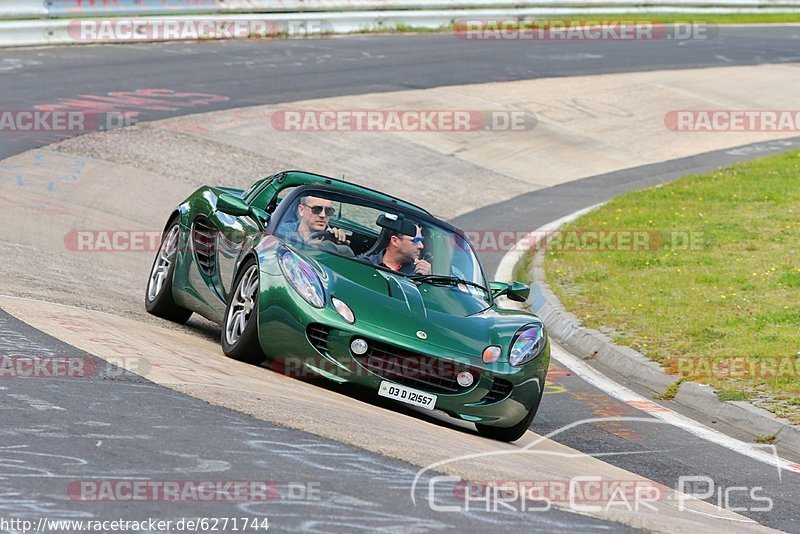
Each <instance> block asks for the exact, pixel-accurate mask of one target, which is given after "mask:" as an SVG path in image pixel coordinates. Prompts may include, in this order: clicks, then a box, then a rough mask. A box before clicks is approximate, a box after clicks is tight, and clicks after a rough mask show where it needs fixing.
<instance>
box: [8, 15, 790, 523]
mask: <svg viewBox="0 0 800 534" xmlns="http://www.w3.org/2000/svg"><path fill="white" fill-rule="evenodd" d="M799 38H800V27H736V28H733V27H732V28H719V29H714V32H713V38H711V39H709V40H707V41H701V42H700V41H695V42H689V41H676V40H663V41H657V42H641V43H618V42H617V43H615V42H595V43H585V42H584V43H581V42H559V43H549V42H541V43H536V46H535V47H532V46H531V43H526V42H514V41H506V42H470V43H463V42H459V41H458V40H455V39H453V38H452V36H436V35H425V36H402V37H389V36H369V37H346V38H331V39H304V40H275V41H267V42H258V41H254V42H205V43H174V44H142V45H126V46H121V45H106V46H81V47H77V46H76V47H66V48H34V49H26V50H5V51H0V100H1V101H2V105H0V109H5V110H15V109H17V110H18V109H30V108H33V107H34V106H47V105H58V104H60V103H64V102H73V103H74V102H76V101H83V102H86V101H89V102H95V103H97V102H98V101H101V98H102V96H103V95H108V94H109V93H111V92H115V91H134V90H136V89H140V88H155V87H158V88H165V89H168V90H171V91H175V92H195V93H197V92H202V93H209V94H213V95H221V96H223V97H224V99H220V100H219V101H215V102H210V103H207V104H203V105H201V106H185V107H178V108H173V109H163V110H158V109H151V110H143V111H141V112H140V115H139V117H138V120H139V121H151V120H157V119H164V118H168V117H174V116H178V115H188V114H193V113H199V112H206V111H213V110H221V109H228V108H239V107H246V106H254V105H262V104H276V103H282V102H292V101H297V100H304V99H310V98H321V97H332V96H340V95H357V94H365V93H376V92H390V91H398V90H404V89H420V88H433V87H441V86H451V85H460V84H476V83H485V82H501V81H513V80H527V79H539V78H549V77H572V76H583V75H590V74H606V73H620V72H640V71H656V70H664V69H696V68H702V67H714V66H727V65H760V64H765V63H771V64H784V63H785V64H792V65H793V66H795V67H796V66H797V65H796V62H798V61H799V60H800V56H798V52H797V43H798V39H799ZM57 140H59V138H58V137H57V136H53V135H42V134H26V135H19V134H13V135H12V134H10V133H8V132H0V159H2V158H6V157H9V156H12V155H15V154H18V153H21V152H24V151H26V150H30V149H34V148H37V147H40V146H44V145H47V144H49V143H51V142H54V141H57ZM798 146H800V138H793V139H789V140H785V139H784V140H781V141H777V142H762V143H757V144H754V145H751V146H748V147H743V148H740V149H736V150H730V149H726V150H719V151H713V152H708V153H704V154H699V155H694V156H691V157H687V158H682V159H679V160H672V161H665V162H660V163H656V164H651V165H646V166H641V167H633V168H630V169H625V170H621V171H615V172H611V173H607V174H603V175H598V176H593V177H590V178H585V179H582V180H576V181H571V182H567V183H564V184H561V185H557V186H553V187H549V188H545V189H540V190H537V191H534V192H531V193H528V194H525V195H521V196H518V197H516V198H512V199H510V200H507V201H504V202H501V203H498V204H492V205H489V206H485V207H482V208H480V209H478V210H475V211H472V212H470V213H466V214H463V215H459V216H458V217H456V218H455V219H454V220H453V221H452V222H453V223H454V224H456V225H458V226H460V227H465V228H466V227H469V228H472V229H478V230H479V229H481V228H487V229H488V228H515V227H518V223H515V221H518V220H520V218H524V219H525V221H526V223H525V224H526V225H527V226H530V227H532V228H535V227H538V226H540V225H542V224H545V223H548V222H550V221H552V220H555V219H558V218H560V217H563V216H565V215H568V214H569V213H572V212H574V211H576V210H579V209H582V208H585V207H587V206H590V205H593V204H596V203H597V202H601V201H603V200H607V199H609V198H612V197H613V196H615V195H617V194H619V193H621V192H623V191H627V190H632V189H637V188H641V187H645V186H648V185H653V184H657V183H661V182H665V181H669V180H672V179H676V178H678V177H680V176H683V175H685V174H687V173H689V172H703V171H707V170H711V169H714V168H716V167H718V166H720V165H727V164H731V163H733V162H735V161H742V160H747V159H751V158H754V157H759V156H762V155H764V154H768V153H774V152H779V151H784V150H788V149H791V148H797V147H798ZM265 171H267V172H269V171H272V169H269V170H265ZM13 185H14V184H13V183H11V182H9V183H6V182H4V183H3V185H2V189H1V190H0V191H2V193H3V194H7V193H11V192H13V189H12V188H13ZM177 200H178V199H176V201H177ZM483 259H484V262H485V266H486V267H487V271H488V272H494V270H495V268H496V267H497V265H498V263H499V261H500V255H499V254H488V255H486V256H485V257H484V258H483ZM32 274H33V275H34V276H35V273H32ZM4 283H5V284H8V286H7V287H12V286H13V285H14V281H13V280H11V281H4ZM6 293H8V291H7V290H5V289H4V288H3V287H0V294H6ZM196 334H197V335H198V336H205V337H207V338H213V337H215V336H216V332H214V331H208V330H205V331H204V330H202V329H198V331H197V332H196ZM0 353H2V354H14V355H42V354H46V355H52V356H85V357H86V358H89V359H91V358H93V357H92V356H91V355H89V354H85V353H83V352H82V351H81V350H79V349H76V348H75V347H71V346H69V345H67V344H65V343H64V342H62V341H59V340H57V339H55V338H53V337H50V336H48V335H46V334H43V333H42V332H39V331H37V330H36V329H34V328H32V327H30V326H28V325H26V324H25V323H22V322H20V321H19V320H17V319H15V318H14V317H12V316H11V315H9V314H8V313H6V312H2V311H0ZM98 365H99V366H101V367H102V366H103V364H101V363H98ZM103 368H104V369H105V371H104V373H101V374H99V375H98V376H97V377H95V378H93V379H90V380H81V381H71V380H27V381H26V380H7V381H3V382H0V399H2V402H0V410H2V414H3V422H4V425H3V426H4V429H3V430H0V433H2V434H3V437H4V439H3V440H2V443H1V444H0V517H1V516H3V515H11V514H12V513H13V514H15V517H25V518H30V519H38V518H41V517H43V516H45V517H51V518H92V517H102V518H112V517H113V518H115V517H117V516H119V517H122V518H125V517H132V518H143V517H159V518H161V519H170V518H176V519H177V518H181V517H214V516H216V517H220V516H234V515H236V514H234V513H232V512H231V507H232V505H230V504H228V503H212V504H209V503H181V504H179V505H169V506H165V505H164V503H159V502H148V503H138V504H137V505H136V506H135V507H134V506H131V505H130V504H125V503H84V502H73V501H70V499H68V498H67V497H66V496H65V492H64V488H63V487H62V486H63V484H65V483H66V482H68V481H74V480H79V479H81V480H85V479H135V478H161V479H166V480H172V479H177V478H185V477H190V478H199V479H203V480H218V479H220V478H225V479H228V480H248V479H252V478H254V476H255V475H254V473H258V475H257V478H258V480H269V481H273V482H274V487H275V488H277V492H276V498H275V499H274V500H273V501H272V502H268V503H263V504H259V505H252V504H247V503H245V504H238V505H236V510H235V511H236V513H238V514H242V515H257V516H258V515H263V516H265V517H269V521H270V523H271V525H272V526H273V527H274V528H275V529H277V530H301V529H302V530H309V531H315V532H329V531H342V532H352V531H355V530H359V529H363V530H385V531H392V532H401V531H402V532H406V531H414V532H421V531H428V530H440V529H446V528H453V527H455V528H461V529H467V530H469V531H489V530H497V529H501V528H502V529H505V530H510V531H523V530H524V531H534V530H547V531H554V532H561V531H564V532H566V531H579V532H583V531H593V530H602V531H608V530H613V531H622V530H623V529H626V528H627V527H624V526H622V525H620V524H618V523H611V522H609V521H606V520H601V519H596V518H593V517H588V516H586V515H580V514H577V513H572V512H567V511H562V510H557V509H551V510H548V511H546V512H536V513H527V514H521V513H519V512H517V513H512V512H508V511H506V512H503V511H500V512H494V513H491V514H488V513H486V512H483V513H481V512H480V511H476V512H472V513H464V512H462V513H458V514H453V513H439V512H435V511H433V510H431V509H430V507H429V506H427V505H426V504H422V505H421V504H420V503H419V502H418V503H417V505H416V506H415V505H414V504H413V503H412V502H411V501H410V499H409V497H408V495H409V491H410V487H411V482H412V480H413V478H414V475H415V474H416V472H417V470H418V467H417V466H414V465H411V464H409V463H406V462H401V461H398V460H394V459H390V458H387V457H385V456H381V455H379V454H375V453H373V452H369V451H365V450H362V449H360V448H357V447H354V446H352V445H349V444H342V443H338V442H336V441H333V440H330V439H327V438H323V437H320V436H317V435H314V434H310V433H305V432H301V431H298V430H292V429H287V428H283V427H280V426H276V425H274V424H271V423H269V422H265V421H262V420H259V419H255V418H252V417H249V416H247V415H244V414H240V413H237V412H235V411H232V410H229V409H226V408H221V407H217V406H213V405H209V404H207V403H204V402H203V401H200V400H197V399H194V398H191V397H188V396H186V395H182V394H180V393H177V392H175V391H172V390H170V389H166V388H164V387H162V386H159V385H156V384H153V383H152V382H149V381H147V380H145V379H143V378H140V377H138V376H137V375H135V374H133V373H127V372H124V371H122V370H119V369H114V368H108V367H103ZM552 368H553V369H554V372H553V373H551V377H550V379H551V383H550V384H551V388H550V389H548V390H547V391H546V394H545V399H544V400H543V405H542V408H541V409H540V411H539V414H538V415H537V417H536V419H535V421H534V424H533V427H532V430H533V431H535V432H536V433H538V434H541V435H544V434H547V433H550V432H554V431H557V430H558V429H560V428H562V427H564V426H565V425H569V424H570V423H574V422H577V421H581V420H583V419H586V418H587V417H593V416H602V415H608V414H611V415H614V416H617V417H626V416H630V417H643V416H644V417H646V415H645V414H644V413H643V412H639V411H637V410H635V409H633V408H631V407H630V406H629V405H626V404H624V403H621V402H617V401H615V400H614V399H613V398H611V397H609V396H608V395H606V394H605V393H603V392H602V391H601V390H599V389H597V388H595V387H593V386H591V385H589V384H588V383H586V382H585V381H583V380H582V379H580V378H578V377H576V376H573V375H572V374H571V373H569V372H567V371H566V370H564V369H560V368H559V366H558V365H557V364H555V365H553V367H552ZM604 372H606V371H604ZM612 378H618V379H620V380H624V377H613V376H612ZM626 385H627V386H628V387H633V386H632V385H631V384H626ZM321 387H322V386H321ZM327 387H329V386H327ZM634 389H635V387H634ZM341 393H342V394H347V395H354V396H356V398H358V395H359V393H358V392H354V391H342V392H341ZM365 402H366V399H365ZM667 404H671V403H667ZM379 405H380V406H385V405H382V404H379ZM670 408H672V409H673V410H676V411H679V412H681V413H686V414H688V415H691V416H693V417H695V418H697V419H698V420H699V421H700V422H701V423H704V424H707V425H708V426H711V427H714V428H716V429H717V430H721V431H723V432H726V433H728V434H730V435H732V436H734V437H737V438H739V439H742V440H743V441H749V438H747V437H746V436H743V435H741V433H738V432H736V431H734V430H732V429H730V428H726V427H725V426H724V425H722V424H719V423H717V422H716V421H707V420H704V418H703V417H702V416H699V415H697V414H691V413H688V412H687V411H685V410H682V409H679V408H678V407H676V406H670ZM331 423H332V424H335V421H332V422H331ZM430 424H440V423H438V422H437V421H431V423H430ZM460 435H461V434H459V433H457V432H453V433H452V439H454V440H456V439H459V436H460ZM406 438H407V436H402V435H398V436H397V439H398V440H403V439H406ZM552 439H553V440H555V441H557V442H559V443H562V444H564V445H567V446H569V447H572V448H574V449H577V450H579V451H581V452H583V453H586V454H588V455H596V456H599V457H600V458H601V459H602V460H603V461H605V462H607V463H610V464H612V465H614V466H617V467H620V468H623V469H625V470H627V471H630V472H632V473H635V474H637V475H641V476H643V477H646V478H649V479H651V480H654V481H657V482H659V483H662V484H664V485H666V486H668V487H671V488H675V487H676V482H677V480H678V477H679V476H685V475H692V476H697V477H710V478H711V479H713V480H714V482H715V484H716V486H717V488H720V489H722V488H732V487H739V486H744V485H747V486H748V487H759V488H761V489H760V493H759V496H765V497H769V498H770V499H772V501H773V503H774V506H773V507H771V509H770V510H768V511H757V510H750V509H749V508H748V501H749V499H750V496H745V497H739V499H741V500H736V498H734V501H733V502H730V503H727V504H728V505H729V506H731V507H737V511H738V513H740V514H742V515H744V516H747V517H749V518H751V519H753V520H755V521H757V522H758V523H760V524H762V525H765V526H768V527H772V528H776V529H779V530H785V531H790V532H800V514H798V511H797V503H798V502H800V481H798V476H797V475H796V474H793V473H783V474H782V475H780V473H779V471H778V470H776V469H775V468H774V467H769V466H765V465H764V464H763V463H760V462H757V461H755V460H752V459H749V458H746V457H744V456H742V455H739V454H737V453H735V452H733V451H731V450H729V449H726V448H724V447H720V446H718V445H714V444H711V443H709V442H707V441H704V440H703V439H701V438H699V437H696V436H694V435H692V434H690V433H688V432H686V431H685V430H682V429H679V428H673V427H669V426H667V425H660V424H647V423H643V422H635V421H622V422H619V423H615V424H614V425H610V426H609V425H603V424H589V425H580V426H578V427H576V428H574V429H571V430H568V431H566V432H563V433H558V434H556V435H554V436H553V438H552ZM111 444H113V447H110V445H111ZM442 446H443V447H446V446H447V444H446V443H443V444H442ZM778 452H779V453H780V455H781V456H782V457H783V458H786V459H788V460H793V461H798V458H796V457H793V455H792V454H791V453H789V452H787V451H780V450H779V451H778ZM223 473H224V475H223ZM426 477H427V478H425V479H424V482H428V481H429V480H430V475H426ZM315 492H316V493H315ZM311 494H314V495H316V496H315V497H310V495H311ZM740 495H741V494H740ZM707 500H708V502H711V503H713V504H717V505H721V503H720V502H719V499H718V495H717V494H715V495H713V496H712V497H709V498H708V499H707ZM725 528H726V529H728V530H733V531H735V530H736V529H737V528H738V527H737V526H736V525H734V526H726V527H725Z"/></svg>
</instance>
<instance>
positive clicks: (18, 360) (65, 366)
mask: <svg viewBox="0 0 800 534" xmlns="http://www.w3.org/2000/svg"><path fill="white" fill-rule="evenodd" d="M150 371H151V365H150V362H149V361H148V360H147V359H145V358H139V357H135V356H133V357H128V356H119V357H109V358H108V359H104V360H100V359H98V358H93V357H91V356H25V355H13V354H9V355H0V379H11V378H22V379H33V378H67V379H74V378H94V377H99V376H101V377H104V378H121V377H136V376H146V375H147V374H149V373H150Z"/></svg>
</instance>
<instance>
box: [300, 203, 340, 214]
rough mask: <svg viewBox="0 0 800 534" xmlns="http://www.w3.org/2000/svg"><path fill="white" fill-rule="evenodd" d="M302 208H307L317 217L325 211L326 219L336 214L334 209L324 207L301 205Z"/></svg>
mask: <svg viewBox="0 0 800 534" xmlns="http://www.w3.org/2000/svg"><path fill="white" fill-rule="evenodd" d="M303 206H305V207H307V208H308V209H310V210H311V213H313V214H314V215H319V214H320V213H322V210H325V216H326V217H333V216H334V215H335V214H336V208H331V207H330V206H329V207H325V206H309V205H308V204H303Z"/></svg>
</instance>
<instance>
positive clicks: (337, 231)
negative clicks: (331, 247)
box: [328, 226, 350, 245]
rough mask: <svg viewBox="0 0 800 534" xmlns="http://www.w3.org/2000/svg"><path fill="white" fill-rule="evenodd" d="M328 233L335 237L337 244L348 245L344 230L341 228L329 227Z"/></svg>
mask: <svg viewBox="0 0 800 534" xmlns="http://www.w3.org/2000/svg"><path fill="white" fill-rule="evenodd" d="M328 231H329V232H330V233H332V234H333V237H335V238H336V241H338V242H339V243H345V244H347V245H349V244H350V241H349V240H348V239H347V234H345V233H344V230H342V229H341V228H334V227H332V226H331V227H328Z"/></svg>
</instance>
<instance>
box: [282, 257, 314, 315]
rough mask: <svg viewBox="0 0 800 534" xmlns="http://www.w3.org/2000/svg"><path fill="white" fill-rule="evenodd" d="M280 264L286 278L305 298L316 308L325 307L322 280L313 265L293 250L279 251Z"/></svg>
mask: <svg viewBox="0 0 800 534" xmlns="http://www.w3.org/2000/svg"><path fill="white" fill-rule="evenodd" d="M278 264H279V265H280V266H281V271H282V272H283V276H285V277H286V280H288V281H289V285H291V286H292V287H293V288H294V289H295V291H297V292H298V293H299V294H300V296H301V297H303V299H304V300H305V301H306V302H308V303H309V304H311V305H312V306H314V307H315V308H324V307H325V291H324V290H323V289H322V281H321V280H320V279H319V275H318V274H317V273H316V271H314V269H312V268H311V266H310V265H309V264H308V263H306V262H305V261H303V260H302V259H300V257H299V256H298V255H297V254H295V253H294V252H292V251H291V250H287V249H281V250H279V251H278Z"/></svg>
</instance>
